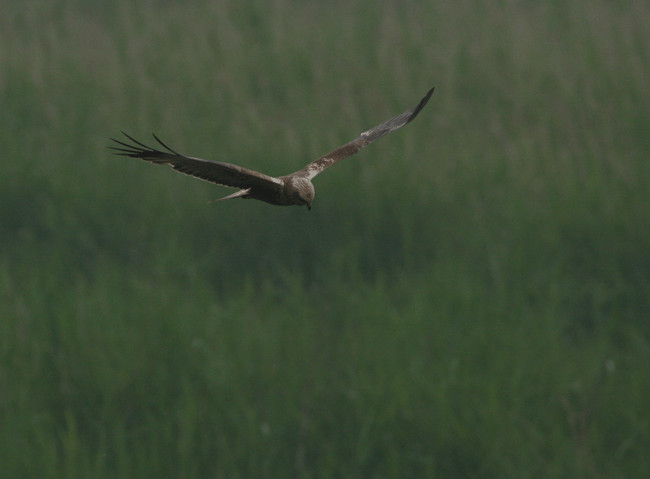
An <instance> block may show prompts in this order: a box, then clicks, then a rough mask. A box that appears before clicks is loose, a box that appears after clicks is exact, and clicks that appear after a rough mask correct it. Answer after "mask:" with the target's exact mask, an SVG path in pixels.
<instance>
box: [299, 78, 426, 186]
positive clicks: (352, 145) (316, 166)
mask: <svg viewBox="0 0 650 479" xmlns="http://www.w3.org/2000/svg"><path fill="white" fill-rule="evenodd" d="M433 90H434V89H433V88H432V89H431V90H429V91H428V92H427V94H426V95H425V96H424V98H422V100H420V102H419V103H418V104H417V105H415V106H414V107H413V108H411V109H410V110H407V111H405V112H404V113H402V114H400V115H397V116H395V117H393V118H391V119H390V120H386V121H385V122H383V123H381V124H379V125H377V126H376V127H374V128H371V129H370V130H368V131H364V132H363V133H361V135H360V136H359V138H357V139H356V140H352V141H351V142H349V143H346V144H345V145H343V146H340V147H338V148H337V149H336V150H334V151H330V152H329V153H327V154H326V155H324V156H321V157H320V158H318V159H317V160H314V161H312V162H311V163H309V164H308V165H307V166H305V167H304V168H302V169H300V170H298V171H296V172H295V173H293V174H292V175H296V176H303V177H305V178H308V179H310V180H311V179H312V178H313V177H314V176H316V175H317V174H319V173H321V172H322V171H323V170H325V169H326V168H329V167H330V166H332V165H333V164H334V163H337V162H339V161H341V160H343V159H345V158H347V157H348V156H352V155H354V154H355V153H356V152H358V151H359V150H360V149H361V148H364V147H366V146H368V145H369V144H370V143H372V142H374V141H377V140H378V139H379V138H381V137H382V136H384V135H387V134H388V133H390V132H391V131H395V130H397V129H398V128H401V127H403V126H404V125H406V124H407V123H409V122H410V121H411V120H413V119H414V118H415V117H416V116H418V113H420V111H421V110H422V108H424V105H426V104H427V102H428V101H429V98H431V95H432V94H433Z"/></svg>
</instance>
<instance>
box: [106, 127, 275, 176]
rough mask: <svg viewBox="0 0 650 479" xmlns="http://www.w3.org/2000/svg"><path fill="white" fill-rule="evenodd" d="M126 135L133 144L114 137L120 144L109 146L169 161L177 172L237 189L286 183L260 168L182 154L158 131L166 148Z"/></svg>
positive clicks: (160, 161) (142, 157) (147, 158)
mask: <svg viewBox="0 0 650 479" xmlns="http://www.w3.org/2000/svg"><path fill="white" fill-rule="evenodd" d="M122 134H123V135H124V136H126V137H127V138H128V139H129V140H131V142H132V143H126V142H123V141H119V140H116V139H114V138H111V139H112V140H113V141H114V142H115V143H117V145H119V146H111V147H109V148H111V149H113V150H115V151H116V152H117V153H116V154H117V155H122V156H130V157H131V158H139V159H140V160H144V161H149V162H151V163H156V164H159V165H160V164H168V165H169V166H171V167H172V168H174V169H175V170H176V171H180V172H181V173H185V174H186V175H190V176H194V177H196V178H200V179H202V180H205V181H209V182H211V183H216V184H218V185H223V186H232V187H235V188H251V187H254V186H261V187H267V188H268V187H271V188H278V187H279V186H282V180H280V179H278V178H274V177H272V176H268V175H265V174H263V173H260V172H258V171H254V170H249V169H248V168H243V167H241V166H238V165H232V164H230V163H223V162H221V161H209V160H202V159H201V158H192V157H189V156H184V155H181V154H180V153H177V152H176V151H174V150H172V149H171V148H170V147H168V146H167V145H165V144H164V143H163V142H162V141H161V140H160V139H159V138H158V137H157V136H156V135H155V134H154V135H153V137H154V138H155V139H156V141H157V142H158V143H160V145H161V146H162V147H163V148H164V149H165V150H166V151H165V150H158V149H156V148H152V147H150V146H147V145H145V144H143V143H140V142H139V141H138V140H136V139H135V138H133V137H132V136H130V135H127V134H126V133H124V132H122Z"/></svg>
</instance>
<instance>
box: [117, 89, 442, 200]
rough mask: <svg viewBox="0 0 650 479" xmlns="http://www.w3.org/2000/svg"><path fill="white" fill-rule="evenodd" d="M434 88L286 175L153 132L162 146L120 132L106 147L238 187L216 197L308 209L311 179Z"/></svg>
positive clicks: (390, 125)
mask: <svg viewBox="0 0 650 479" xmlns="http://www.w3.org/2000/svg"><path fill="white" fill-rule="evenodd" d="M433 90H434V89H433V88H432V89H431V90H429V91H428V92H427V94H426V95H425V96H424V98H422V100H420V102H419V103H418V104H417V105H415V106H414V107H413V108H411V109H410V110H407V111H405V112H404V113H402V114H401V115H397V116H395V117H393V118H391V119H389V120H386V121H385V122H383V123H381V124H380V125H377V126H376V127H374V128H371V129H370V130H367V131H364V132H363V133H361V135H359V137H358V138H357V139H355V140H352V141H351V142H349V143H346V144H345V145H343V146H340V147H338V148H337V149H335V150H334V151H331V152H329V153H327V154H326V155H324V156H321V157H320V158H318V159H317V160H314V161H312V162H311V163H309V164H308V165H307V166H305V167H304V168H301V169H300V170H298V171H294V172H293V173H291V174H289V175H285V176H279V177H274V176H268V175H265V174H264V173H260V172H258V171H254V170H249V169H248V168H244V167H242V166H238V165H233V164H230V163H223V162H221V161H210V160H202V159H201V158H193V157H190V156H185V155H181V154H180V153H178V152H176V151H174V150H172V149H171V148H170V147H169V146H167V145H166V144H165V143H163V142H162V140H161V139H160V138H158V137H157V136H156V135H155V134H154V135H153V137H154V139H155V140H156V141H157V142H158V143H159V144H160V146H161V147H162V148H163V149H156V148H152V147H150V146H147V145H145V144H144V143H140V142H139V141H138V140H136V139H135V138H133V137H132V136H130V135H128V134H126V133H124V132H122V134H123V135H124V136H126V138H127V139H128V140H130V141H131V143H126V142H124V141H119V140H116V139H114V138H111V140H113V141H114V142H115V143H116V144H117V146H111V147H109V148H111V149H113V150H115V151H116V153H115V154H117V155H122V156H130V157H132V158H139V159H141V160H145V161H149V162H151V163H155V164H161V165H162V164H167V165H170V166H171V167H172V168H173V169H175V170H177V171H180V172H181V173H185V174H186V175H191V176H195V177H197V178H201V179H202V180H206V181H209V182H211V183H216V184H218V185H223V186H230V187H234V188H238V191H236V192H235V193H233V194H231V195H228V196H225V197H223V198H219V199H218V200H216V201H222V200H230V199H233V198H252V199H255V200H260V201H264V202H266V203H270V204H272V205H281V206H289V205H298V206H302V205H306V206H307V208H308V209H311V204H312V201H313V200H314V185H313V184H312V182H311V180H313V179H314V177H315V176H316V175H318V174H319V173H321V172H323V171H324V170H325V169H327V168H329V167H330V166H332V165H333V164H335V163H337V162H339V161H341V160H343V159H344V158H347V157H348V156H352V155H354V154H355V153H357V152H358V151H359V150H360V149H361V148H364V147H366V146H368V145H369V144H370V143H372V142H374V141H377V140H378V139H379V138H381V137H382V136H384V135H387V134H388V133H390V132H392V131H395V130H397V129H398V128H401V127H403V126H404V125H406V124H407V123H409V122H410V121H412V120H413V119H414V118H415V117H416V116H417V115H418V113H420V111H421V110H422V108H424V105H426V104H427V102H428V101H429V98H430V97H431V95H432V94H433Z"/></svg>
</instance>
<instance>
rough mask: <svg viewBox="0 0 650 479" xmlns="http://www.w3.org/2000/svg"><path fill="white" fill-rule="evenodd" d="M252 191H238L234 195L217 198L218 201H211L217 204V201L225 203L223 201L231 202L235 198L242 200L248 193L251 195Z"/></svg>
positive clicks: (248, 189)
mask: <svg viewBox="0 0 650 479" xmlns="http://www.w3.org/2000/svg"><path fill="white" fill-rule="evenodd" d="M250 191H251V189H250V188H245V189H243V190H239V191H236V192H235V193H233V194H232V195H228V196H224V197H223V198H217V199H216V200H212V201H210V203H216V202H217V201H223V200H231V199H233V198H241V197H243V196H246V195H247V194H248V193H250Z"/></svg>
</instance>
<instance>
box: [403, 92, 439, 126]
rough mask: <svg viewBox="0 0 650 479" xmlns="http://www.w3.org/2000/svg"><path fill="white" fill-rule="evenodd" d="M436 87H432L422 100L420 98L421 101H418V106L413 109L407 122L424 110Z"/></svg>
mask: <svg viewBox="0 0 650 479" xmlns="http://www.w3.org/2000/svg"><path fill="white" fill-rule="evenodd" d="M435 89H436V87H433V88H431V90H429V91H428V92H427V94H426V95H424V98H422V100H420V103H418V104H417V106H416V107H415V108H414V109H413V113H411V116H410V117H409V119H408V121H407V123H408V122H409V121H411V120H412V119H413V118H415V117H416V116H418V114H419V113H420V111H422V108H424V106H425V105H426V104H427V103H428V102H429V98H431V95H433V90H435Z"/></svg>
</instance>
